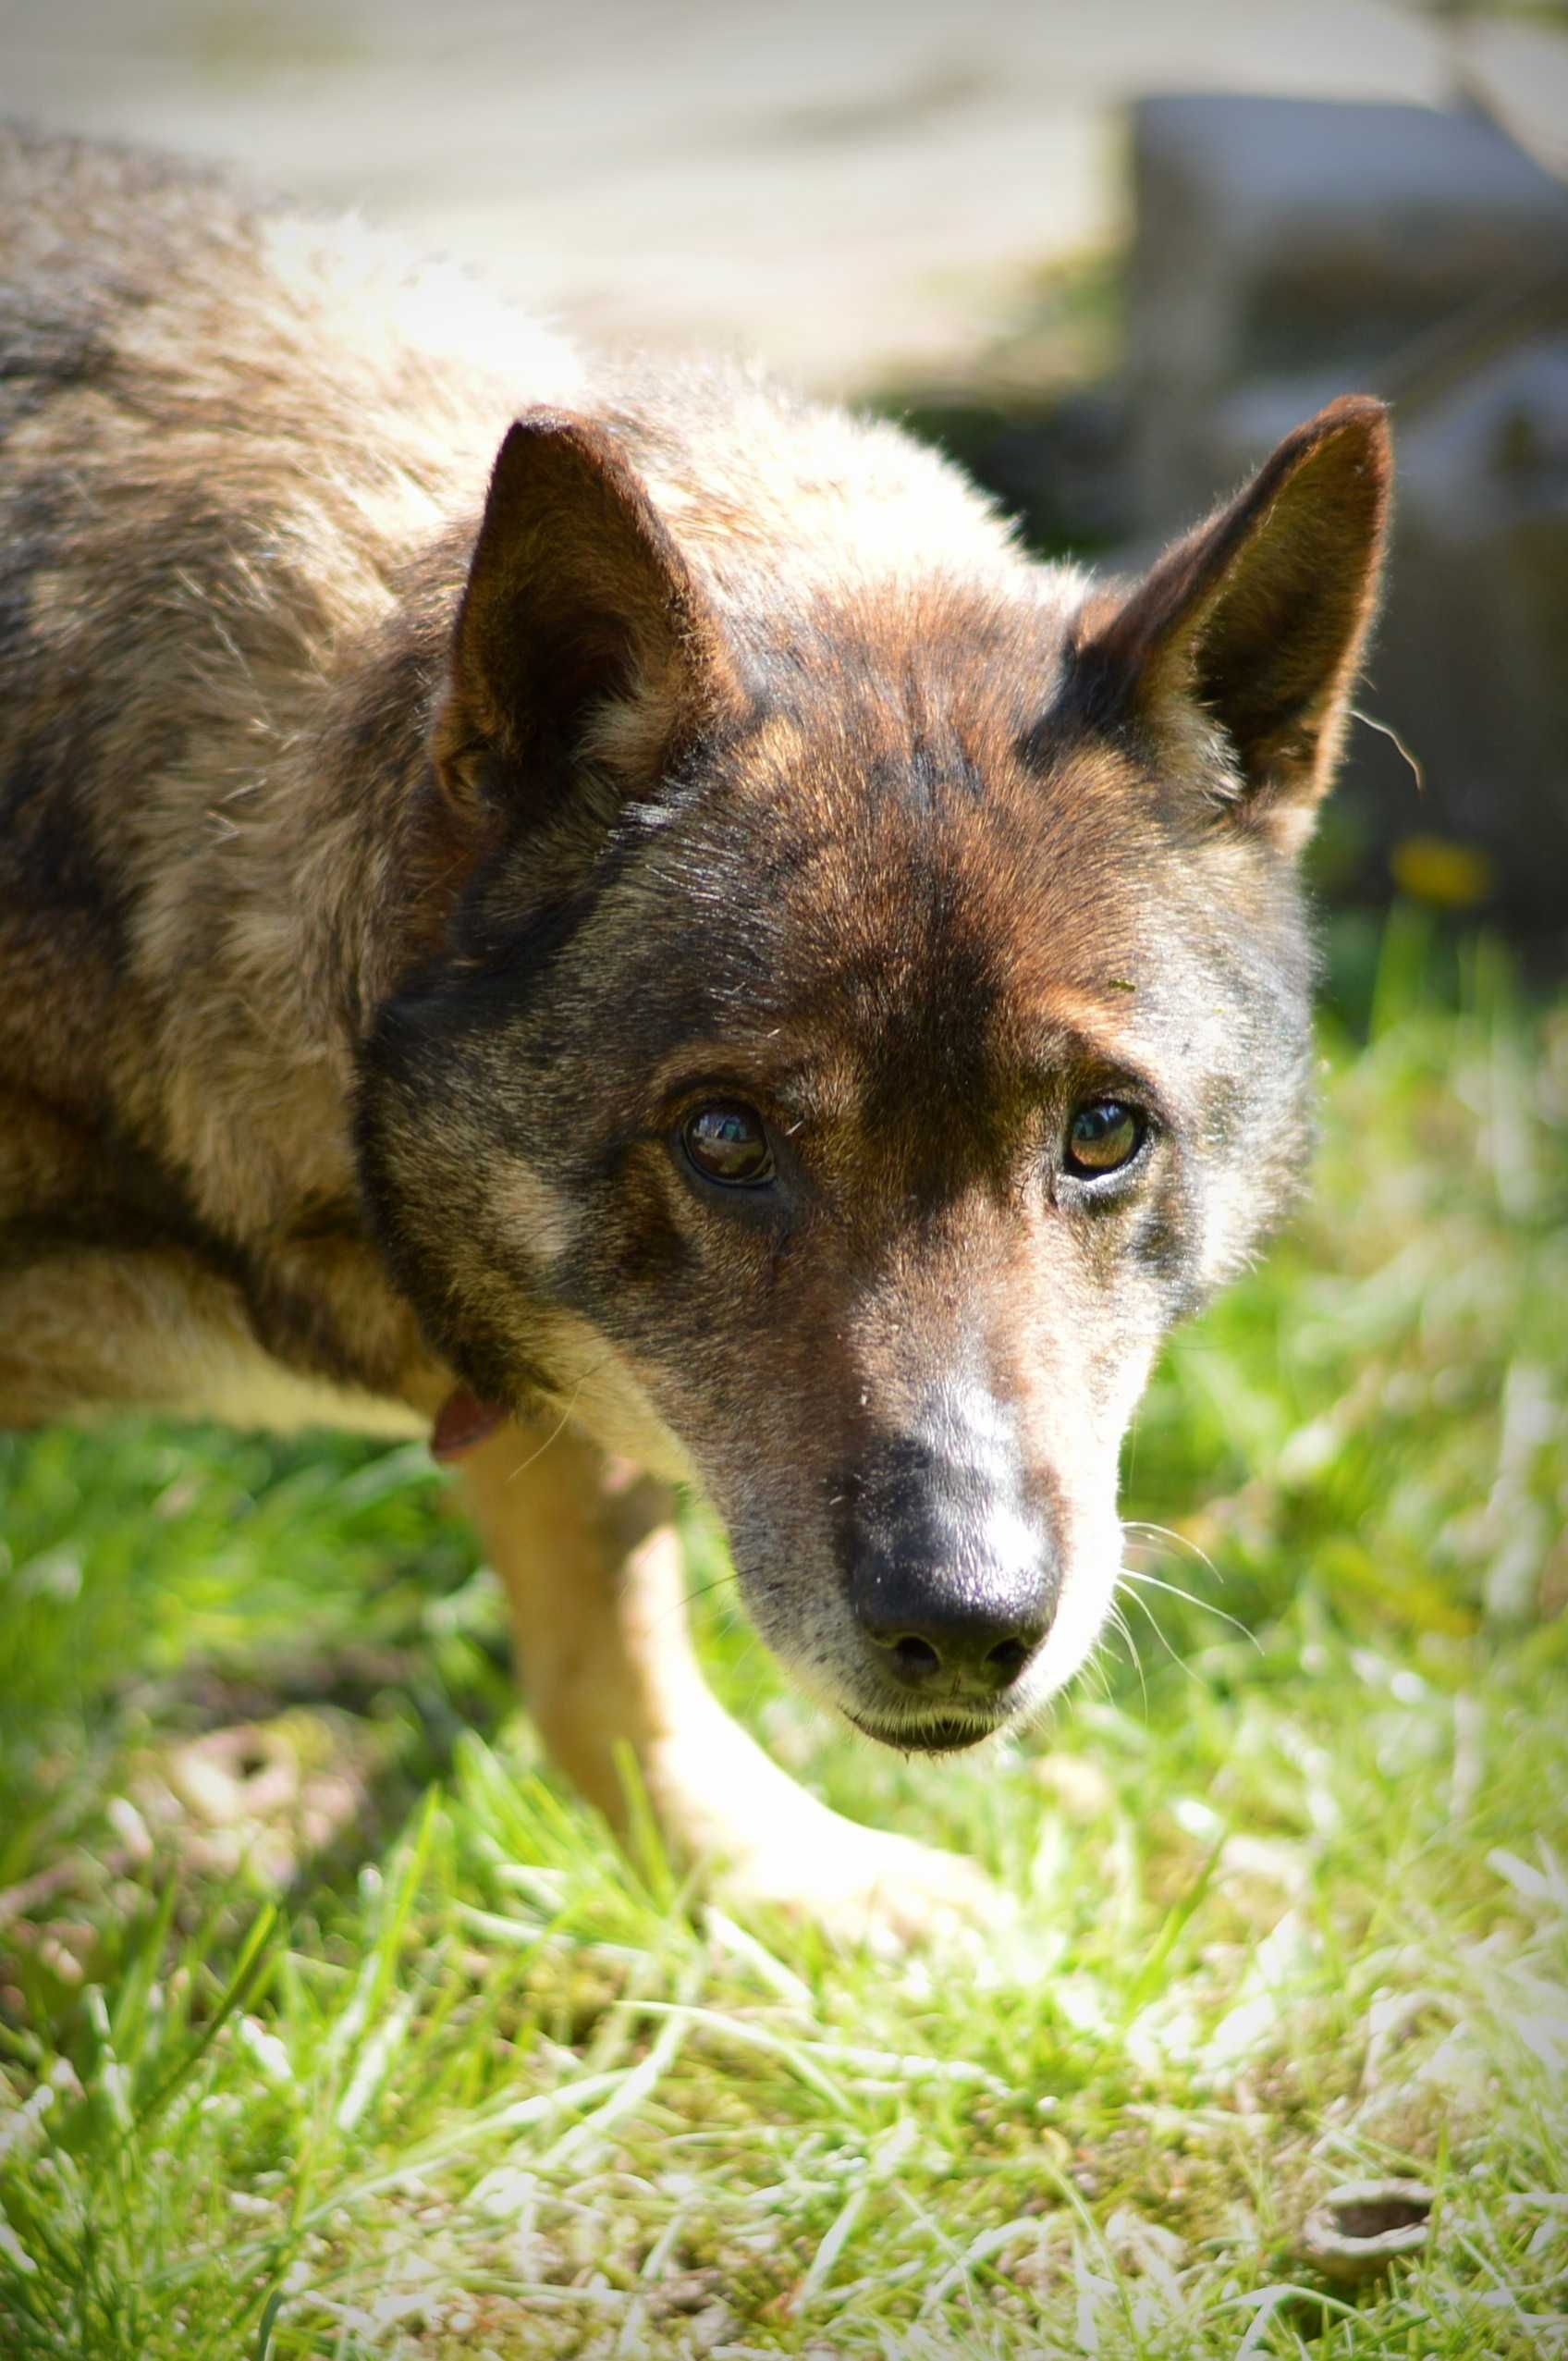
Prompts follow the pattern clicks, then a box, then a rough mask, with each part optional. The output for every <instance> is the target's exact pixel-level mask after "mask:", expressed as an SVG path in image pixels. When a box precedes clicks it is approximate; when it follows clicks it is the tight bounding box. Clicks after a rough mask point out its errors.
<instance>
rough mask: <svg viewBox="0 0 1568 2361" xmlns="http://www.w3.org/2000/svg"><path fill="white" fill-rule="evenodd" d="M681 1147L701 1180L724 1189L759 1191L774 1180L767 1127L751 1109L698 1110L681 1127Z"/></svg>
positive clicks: (720, 1108)
mask: <svg viewBox="0 0 1568 2361" xmlns="http://www.w3.org/2000/svg"><path fill="white" fill-rule="evenodd" d="M680 1145H681V1147H682V1148H683V1149H684V1150H685V1151H686V1155H687V1159H688V1161H689V1162H691V1163H692V1165H693V1166H694V1167H695V1169H696V1170H697V1171H698V1172H699V1173H701V1174H702V1176H703V1178H704V1180H710V1181H718V1182H720V1183H721V1184H722V1185H723V1186H724V1187H726V1188H760V1187H762V1186H763V1184H764V1182H766V1181H770V1180H771V1179H772V1178H773V1150H772V1148H771V1146H770V1145H769V1143H768V1137H767V1125H766V1124H765V1123H764V1122H763V1119H762V1117H761V1115H759V1114H758V1113H757V1112H756V1110H755V1108H754V1107H742V1106H733V1105H729V1104H723V1105H719V1106H712V1107H698V1108H696V1109H694V1110H693V1112H692V1113H691V1114H689V1115H688V1116H687V1117H686V1120H685V1122H684V1123H683V1124H682V1125H681V1126H680Z"/></svg>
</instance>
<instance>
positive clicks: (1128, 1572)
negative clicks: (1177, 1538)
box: [1121, 1565, 1263, 1655]
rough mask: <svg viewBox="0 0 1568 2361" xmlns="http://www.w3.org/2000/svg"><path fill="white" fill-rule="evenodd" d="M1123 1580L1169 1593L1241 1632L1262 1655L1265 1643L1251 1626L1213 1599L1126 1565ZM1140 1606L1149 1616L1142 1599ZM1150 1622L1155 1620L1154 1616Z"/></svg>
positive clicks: (1122, 1575) (1122, 1572) (1122, 1573)
mask: <svg viewBox="0 0 1568 2361" xmlns="http://www.w3.org/2000/svg"><path fill="white" fill-rule="evenodd" d="M1121 1580H1122V1581H1124V1582H1135V1583H1137V1584H1138V1585H1139V1586H1140V1587H1141V1588H1142V1589H1145V1590H1149V1591H1167V1592H1170V1596H1171V1597H1172V1598H1173V1599H1182V1600H1183V1601H1184V1602H1185V1604H1186V1605H1188V1606H1195V1607H1196V1608H1198V1610H1199V1611H1200V1613H1202V1614H1204V1615H1212V1616H1213V1617H1215V1618H1216V1619H1217V1621H1219V1622H1220V1623H1228V1624H1229V1625H1230V1627H1231V1630H1232V1631H1239V1632H1240V1633H1241V1635H1242V1637H1243V1640H1250V1641H1251V1642H1252V1644H1253V1646H1254V1647H1255V1648H1256V1650H1257V1651H1258V1654H1260V1655H1261V1654H1262V1653H1263V1642H1262V1641H1261V1640H1260V1639H1259V1638H1258V1636H1257V1634H1256V1631H1254V1630H1253V1629H1252V1628H1251V1627H1250V1625H1248V1624H1245V1623H1243V1621H1242V1619H1241V1617H1240V1616H1237V1615H1231V1614H1230V1613H1228V1611H1227V1610H1226V1609H1225V1608H1224V1607H1222V1606H1216V1605H1215V1604H1214V1602H1213V1600H1212V1599H1200V1598H1199V1596H1198V1595H1197V1592H1195V1591H1184V1590H1182V1586H1181V1584H1180V1583H1179V1582H1166V1581H1162V1580H1161V1579H1160V1577H1159V1576H1158V1574H1147V1573H1145V1572H1144V1571H1143V1570H1142V1568H1138V1567H1135V1566H1126V1565H1124V1566H1123V1567H1122V1568H1121ZM1138 1604H1139V1605H1140V1606H1142V1607H1143V1608H1144V1612H1145V1615H1148V1614H1149V1609H1148V1607H1147V1606H1146V1605H1145V1602H1144V1601H1143V1600H1142V1599H1140V1600H1139V1602H1138ZM1150 1620H1151V1621H1152V1620H1153V1617H1152V1616H1151V1617H1150Z"/></svg>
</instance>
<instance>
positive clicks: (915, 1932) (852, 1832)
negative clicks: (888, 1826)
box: [646, 1707, 1015, 1955]
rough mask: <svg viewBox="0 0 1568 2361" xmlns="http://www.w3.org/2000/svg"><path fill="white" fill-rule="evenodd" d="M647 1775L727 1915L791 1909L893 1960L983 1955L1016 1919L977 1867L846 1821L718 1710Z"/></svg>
mask: <svg viewBox="0 0 1568 2361" xmlns="http://www.w3.org/2000/svg"><path fill="white" fill-rule="evenodd" d="M646 1767H647V1773H648V1788H649V1794H650V1800H651V1801H653V1803H654V1807H655V1814H656V1817H657V1819H658V1821H659V1823H660V1826H661V1827H662V1828H663V1831H664V1835H665V1838H666V1841H667V1842H668V1845H669V1847H670V1851H671V1852H672V1854H673V1855H674V1857H675V1858H676V1859H678V1860H679V1861H681V1862H683V1863H685V1864H686V1865H687V1866H688V1867H689V1868H691V1869H692V1870H693V1871H694V1872H695V1873H696V1875H697V1877H698V1879H699V1881H700V1883H701V1884H702V1886H703V1887H704V1889H705V1890H706V1891H707V1892H708V1893H710V1894H712V1895H713V1896H714V1897H715V1898H716V1899H717V1900H719V1901H720V1902H721V1903H722V1904H723V1905H724V1907H725V1908H726V1909H731V1910H736V1911H739V1912H742V1913H748V1912H753V1911H758V1910H763V1911H782V1912H786V1913H787V1914H788V1915H789V1916H790V1918H793V1919H796V1920H798V1921H809V1922H810V1923H811V1924H814V1925H816V1926H818V1927H820V1928H821V1929H822V1931H823V1932H824V1933H825V1934H826V1935H827V1936H828V1937H829V1938H830V1939H831V1940H832V1941H834V1942H836V1943H842V1944H846V1945H851V1944H855V1945H858V1944H869V1945H870V1946H872V1947H873V1948H874V1949H877V1950H880V1951H882V1952H884V1953H886V1954H888V1955H891V1954H893V1953H896V1952H898V1951H900V1950H903V1949H908V1948H909V1947H911V1946H913V1945H917V1944H929V1943H942V1944H949V1943H955V1942H958V1943H962V1942H965V1941H967V1942H968V1943H969V1944H971V1945H973V1946H977V1945H978V1944H979V1942H980V1941H981V1939H982V1938H983V1937H986V1936H989V1935H994V1934H995V1933H996V1931H997V1930H998V1929H999V1928H1002V1927H1005V1926H1007V1925H1010V1924H1011V1923H1012V1921H1013V1918H1014V1915H1015V1913H1014V1909H1013V1905H1012V1903H1011V1901H1010V1900H1009V1898H1008V1896H1007V1895H1006V1894H1005V1893H1003V1891H1002V1889H1001V1888H1000V1887H998V1886H997V1885H995V1884H993V1882H992V1881H991V1879H990V1878H989V1877H987V1876H986V1873H985V1871H984V1870H982V1869H980V1868H978V1867H977V1866H976V1864H975V1863H974V1862H972V1861H965V1860H962V1858H961V1857H960V1856H959V1855H958V1854H957V1853H951V1852H939V1851H937V1850H936V1849H935V1848H934V1847H933V1846H930V1845H923V1844H917V1843H915V1842H914V1840H913V1838H909V1837H897V1836H889V1835H888V1834H887V1833H886V1832H885V1831H884V1830H882V1829H878V1828H866V1827H863V1826H861V1825H860V1824H859V1822H857V1821H854V1820H845V1819H842V1818H840V1816H839V1814H838V1813H837V1812H831V1811H829V1810H828V1808H827V1805H826V1804H825V1803H821V1802H819V1801H817V1799H816V1798H815V1796H813V1795H808V1794H807V1793H806V1791H805V1789H803V1788H800V1787H797V1786H796V1784H795V1782H794V1780H793V1779H792V1778H790V1777H789V1776H788V1774H787V1773H785V1772H784V1771H781V1770H780V1769H779V1767H778V1764H777V1763H775V1762H774V1761H773V1760H772V1759H771V1757H770V1756H768V1755H766V1754H765V1753H764V1752H762V1750H761V1748H760V1747H758V1746H757V1745H756V1744H755V1742H754V1741H753V1740H752V1739H750V1738H749V1737H747V1736H746V1735H745V1734H744V1733H743V1732H742V1731H741V1730H739V1729H738V1728H736V1727H735V1725H734V1723H733V1722H731V1721H729V1718H728V1717H727V1716H725V1715H721V1714H720V1713H719V1712H718V1709H717V1707H714V1708H713V1709H712V1711H711V1712H704V1713H702V1714H700V1715H691V1716H689V1717H687V1718H686V1719H684V1720H683V1721H682V1723H681V1725H680V1731H679V1735H672V1736H671V1737H670V1738H669V1739H667V1740H666V1742H665V1744H664V1745H663V1746H662V1747H661V1748H659V1749H657V1750H656V1751H655V1753H654V1755H653V1756H652V1758H651V1759H650V1761H649V1763H648V1765H647V1766H646Z"/></svg>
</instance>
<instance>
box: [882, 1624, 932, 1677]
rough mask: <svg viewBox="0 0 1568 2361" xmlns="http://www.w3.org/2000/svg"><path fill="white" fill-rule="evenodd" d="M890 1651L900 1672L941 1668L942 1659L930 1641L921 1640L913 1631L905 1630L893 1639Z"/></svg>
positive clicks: (928, 1670)
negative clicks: (897, 1637)
mask: <svg viewBox="0 0 1568 2361" xmlns="http://www.w3.org/2000/svg"><path fill="white" fill-rule="evenodd" d="M890 1653H891V1654H892V1655H893V1657H894V1658H895V1660H896V1661H897V1663H898V1666H899V1669H900V1672H907V1673H923V1672H939V1671H940V1670H941V1668H942V1659H941V1657H940V1656H939V1655H938V1654H937V1651H936V1649H935V1648H934V1647H933V1646H932V1645H931V1642H930V1641H929V1640H922V1639H921V1638H920V1637H919V1636H918V1634H917V1633H915V1632H913V1631H906V1632H904V1633H902V1634H901V1636H900V1638H899V1639H897V1640H895V1641H894V1642H893V1644H892V1649H891V1652H890Z"/></svg>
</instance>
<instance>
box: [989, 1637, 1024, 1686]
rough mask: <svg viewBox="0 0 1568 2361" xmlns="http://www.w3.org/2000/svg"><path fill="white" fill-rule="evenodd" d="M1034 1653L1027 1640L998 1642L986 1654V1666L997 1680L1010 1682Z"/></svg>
mask: <svg viewBox="0 0 1568 2361" xmlns="http://www.w3.org/2000/svg"><path fill="white" fill-rule="evenodd" d="M1034 1653H1035V1650H1034V1645H1033V1642H1030V1641H1028V1640H1019V1639H1016V1638H1015V1639H1011V1640H998V1642H997V1644H996V1646H995V1647H994V1648H989V1649H987V1650H986V1666H987V1668H988V1669H989V1670H990V1671H992V1672H994V1673H996V1674H997V1676H998V1679H1002V1680H1012V1679H1016V1678H1017V1676H1018V1674H1019V1673H1021V1672H1022V1671H1023V1667H1024V1666H1025V1665H1026V1664H1027V1663H1028V1661H1029V1659H1030V1657H1031V1656H1032V1655H1033V1654H1034Z"/></svg>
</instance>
